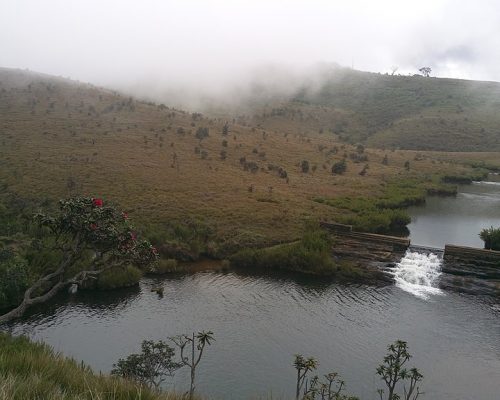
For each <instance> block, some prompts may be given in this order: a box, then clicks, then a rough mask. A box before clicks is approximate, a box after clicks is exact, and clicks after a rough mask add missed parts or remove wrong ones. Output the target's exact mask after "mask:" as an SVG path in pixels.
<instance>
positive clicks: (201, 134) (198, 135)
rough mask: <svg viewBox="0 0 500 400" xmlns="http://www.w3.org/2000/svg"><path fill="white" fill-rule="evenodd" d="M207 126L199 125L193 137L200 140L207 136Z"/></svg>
mask: <svg viewBox="0 0 500 400" xmlns="http://www.w3.org/2000/svg"><path fill="white" fill-rule="evenodd" d="M208 132H209V131H208V128H205V127H199V128H198V129H197V130H196V134H195V137H196V139H198V140H199V141H202V140H203V139H205V138H207V137H208V136H209V133H208Z"/></svg>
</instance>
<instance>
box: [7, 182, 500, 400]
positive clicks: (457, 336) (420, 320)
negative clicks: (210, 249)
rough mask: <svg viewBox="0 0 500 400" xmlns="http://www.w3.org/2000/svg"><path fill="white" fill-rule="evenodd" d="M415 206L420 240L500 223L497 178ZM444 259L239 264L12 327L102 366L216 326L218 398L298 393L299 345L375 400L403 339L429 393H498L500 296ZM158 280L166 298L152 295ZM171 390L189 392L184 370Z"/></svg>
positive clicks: (212, 379)
mask: <svg viewBox="0 0 500 400" xmlns="http://www.w3.org/2000/svg"><path fill="white" fill-rule="evenodd" d="M411 214H412V216H413V218H414V221H413V222H412V224H411V225H410V231H411V239H412V242H413V243H415V244H420V245H427V246H436V247H443V246H444V244H445V243H454V244H463V245H473V246H481V242H480V241H479V239H478V236H477V234H478V232H479V231H480V230H481V229H482V228H484V227H489V226H490V225H499V226H500V185H495V184H487V183H481V184H475V185H469V186H464V187H462V188H461V192H460V193H459V194H458V195H457V197H456V198H438V197H434V198H429V200H428V202H427V205H426V206H425V207H414V208H412V209H411ZM440 262H441V261H440V257H439V255H434V254H424V253H419V252H416V251H409V252H408V253H407V255H406V256H405V258H404V259H403V260H402V261H401V262H400V263H399V264H397V265H396V267H395V268H394V269H393V270H392V274H393V275H394V279H395V284H394V285H386V286H367V285H346V284H338V283H334V282H325V281H324V279H323V280H320V279H311V278H305V277H303V276H302V277H297V276H290V275H283V274H280V275H262V274H259V275H249V274H247V273H241V272H240V273H238V272H231V273H225V274H224V273H216V272H199V273H196V274H192V275H183V276H176V277H168V278H164V279H158V278H154V279H153V278H145V279H143V280H142V281H141V284H140V287H137V288H132V289H126V290H119V291H112V292H102V293H99V292H79V293H77V294H75V295H71V296H70V297H69V298H68V295H67V294H62V295H60V296H59V297H57V298H56V299H54V300H53V301H51V302H50V303H49V304H45V305H44V306H43V308H42V307H39V308H34V309H33V310H31V311H30V312H29V313H28V314H27V315H26V316H25V317H24V318H22V319H20V320H18V321H15V322H13V323H11V324H10V325H8V326H7V327H6V328H8V329H10V330H11V331H12V332H13V333H14V334H27V335H29V336H30V337H32V338H34V339H37V340H43V341H45V342H47V343H49V344H50V345H52V346H53V347H54V348H55V349H56V350H58V351H61V352H63V353H64V354H65V355H68V356H72V357H74V358H76V359H77V360H82V361H84V362H85V363H87V364H89V365H91V366H92V367H93V368H94V369H95V370H101V371H104V372H109V371H110V369H111V368H112V365H113V363H114V362H116V361H117V360H118V359H119V358H121V357H126V356H127V355H128V354H130V353H132V352H137V351H138V350H139V347H140V343H141V341H142V340H145V339H154V340H159V339H166V338H167V337H169V336H174V335H177V334H180V333H189V332H192V331H197V330H212V331H213V332H214V333H215V336H216V342H215V343H214V344H213V345H212V346H211V347H209V348H208V349H207V350H206V353H205V355H204V358H203V359H202V361H201V364H200V366H199V372H198V378H199V379H198V382H197V390H198V391H199V392H200V393H202V394H203V395H204V396H205V397H208V398H214V399H255V398H270V397H272V398H278V399H280V398H283V399H285V398H292V397H293V393H294V379H295V371H294V369H293V366H292V361H293V355H294V354H297V353H300V354H303V355H305V356H314V357H316V358H317V359H318V360H319V363H320V368H319V371H318V372H319V373H326V372H329V371H332V370H335V371H337V372H339V373H340V374H341V375H342V377H343V378H344V379H345V381H346V383H347V389H348V391H349V392H350V393H351V394H353V395H357V396H359V397H360V398H361V399H363V400H365V399H377V398H378V397H377V396H378V395H377V394H376V390H377V388H382V387H383V386H382V382H381V381H380V379H379V378H378V376H377V375H376V373H375V369H376V367H377V366H378V364H379V363H380V362H381V360H382V358H383V356H384V354H385V351H386V346H387V345H388V344H390V343H392V342H393V341H395V340H396V339H403V340H406V341H408V344H409V350H410V353H412V354H413V355H414V357H413V358H412V359H411V363H410V365H411V366H416V367H418V368H419V369H420V370H421V372H422V373H423V374H424V381H423V384H422V389H423V390H424V391H425V393H426V394H425V396H424V397H423V398H425V399H439V400H456V399H461V400H467V399H470V400H493V399H499V398H500V397H499V393H500V302H499V299H497V298H491V297H481V296H471V295H465V294H458V293H453V292H445V291H442V290H440V289H439V279H440V275H441V271H440ZM158 285H161V286H163V288H164V297H163V298H160V297H158V295H156V294H155V293H153V292H151V288H152V287H155V286H158ZM4 328H5V327H4ZM168 388H170V389H173V390H176V391H180V392H183V391H185V390H187V388H188V376H187V371H185V370H181V371H179V372H178V373H177V374H176V376H175V378H174V379H173V380H172V381H171V382H170V383H169V385H168Z"/></svg>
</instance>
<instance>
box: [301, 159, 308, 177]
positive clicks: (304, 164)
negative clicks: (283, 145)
mask: <svg viewBox="0 0 500 400" xmlns="http://www.w3.org/2000/svg"><path fill="white" fill-rule="evenodd" d="M300 170H301V171H302V172H303V173H304V174H307V173H308V172H309V161H307V160H302V162H301V163H300Z"/></svg>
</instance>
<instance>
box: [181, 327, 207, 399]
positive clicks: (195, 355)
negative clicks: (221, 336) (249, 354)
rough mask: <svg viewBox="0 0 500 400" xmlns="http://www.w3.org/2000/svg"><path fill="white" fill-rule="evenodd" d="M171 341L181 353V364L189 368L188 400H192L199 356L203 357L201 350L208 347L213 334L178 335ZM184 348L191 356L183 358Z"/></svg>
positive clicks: (203, 332)
mask: <svg viewBox="0 0 500 400" xmlns="http://www.w3.org/2000/svg"><path fill="white" fill-rule="evenodd" d="M171 340H172V341H173V342H174V343H175V345H176V346H177V347H178V348H179V349H180V351H181V363H182V365H185V366H187V367H189V369H190V370H191V384H190V386H189V399H192V398H193V396H194V390H195V384H194V382H195V378H196V367H197V366H198V364H199V363H200V360H201V356H202V355H203V350H205V346H207V345H208V346H210V345H211V344H212V343H211V342H212V341H214V340H215V339H214V333H213V332H211V331H208V332H205V331H202V332H198V333H196V334H195V333H194V332H193V333H192V334H191V336H188V335H180V336H176V337H173V338H171ZM186 347H188V348H189V349H188V350H187V351H189V350H191V354H190V355H189V356H185V352H186Z"/></svg>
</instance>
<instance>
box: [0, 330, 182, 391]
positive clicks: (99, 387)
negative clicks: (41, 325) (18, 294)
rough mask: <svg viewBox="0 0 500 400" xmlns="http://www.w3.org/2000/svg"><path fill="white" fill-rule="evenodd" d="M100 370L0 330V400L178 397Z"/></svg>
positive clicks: (47, 347)
mask: <svg viewBox="0 0 500 400" xmlns="http://www.w3.org/2000/svg"><path fill="white" fill-rule="evenodd" d="M181 398H182V396H178V395H175V394H157V393H154V392H152V391H150V390H149V389H146V388H140V387H138V386H137V385H136V384H135V383H133V382H130V381H126V380H123V379H119V378H116V377H111V376H107V375H102V374H95V373H94V372H93V371H92V370H91V369H90V368H89V367H88V366H85V365H83V364H80V363H77V362H76V361H74V360H72V359H68V358H65V357H63V356H62V355H60V354H57V353H55V352H54V351H53V350H52V349H51V348H50V347H49V346H47V345H44V344H36V343H32V342H30V341H29V340H28V339H26V338H24V337H12V336H10V335H7V334H4V333H0V399H1V400H29V399H33V400H35V399H44V400H63V399H64V400H77V399H78V400H83V399H89V400H177V399H181Z"/></svg>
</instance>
